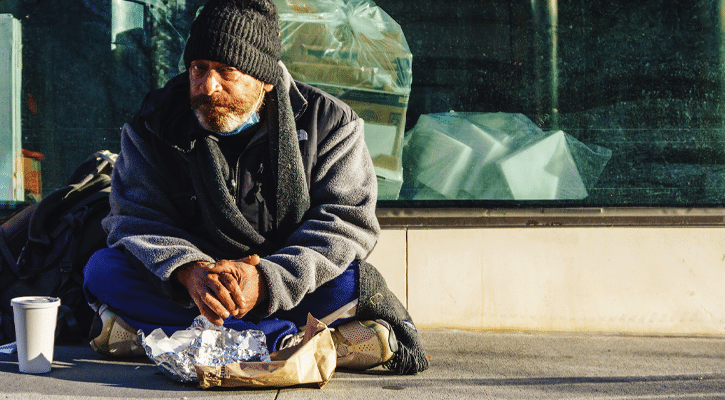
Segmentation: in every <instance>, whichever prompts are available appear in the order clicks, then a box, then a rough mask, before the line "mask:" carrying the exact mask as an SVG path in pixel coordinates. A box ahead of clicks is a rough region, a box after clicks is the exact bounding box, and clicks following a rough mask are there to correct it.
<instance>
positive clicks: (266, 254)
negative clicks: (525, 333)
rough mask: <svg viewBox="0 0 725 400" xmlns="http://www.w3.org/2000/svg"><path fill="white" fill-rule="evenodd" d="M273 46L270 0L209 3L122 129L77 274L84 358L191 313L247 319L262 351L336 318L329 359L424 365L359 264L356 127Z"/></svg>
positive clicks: (372, 223) (403, 321)
mask: <svg viewBox="0 0 725 400" xmlns="http://www.w3.org/2000/svg"><path fill="white" fill-rule="evenodd" d="M280 46H281V44H280V35H279V23H278V16H277V10H276V8H275V6H274V3H273V1H272V0H237V1H232V0H226V1H223V0H211V1H209V2H208V3H207V4H206V5H205V7H204V8H203V9H202V11H201V12H200V13H199V15H198V17H197V18H196V20H195V21H194V22H193V24H192V26H191V32H190V35H189V39H188V41H187V44H186V48H185V50H184V63H185V65H186V68H187V71H188V72H186V73H183V74H181V75H179V76H177V77H174V78H173V79H171V80H170V81H169V82H168V84H167V85H166V86H165V87H164V88H162V89H159V90H155V91H152V92H151V93H149V94H148V95H147V96H146V98H145V99H144V101H143V105H142V107H141V110H140V112H139V113H138V114H137V115H136V116H135V117H134V118H133V119H132V120H131V122H129V123H128V124H126V125H125V126H124V127H123V131H122V136H121V151H120V153H119V157H118V160H117V162H116V164H115V167H114V170H113V180H112V189H111V197H110V202H111V212H110V214H109V215H108V216H107V217H106V218H105V219H104V221H103V226H104V229H105V230H106V231H107V232H108V244H109V248H107V249H102V250H100V251H98V252H96V253H95V254H94V255H93V256H92V257H91V259H90V260H89V262H88V264H87V266H86V268H85V272H84V274H85V283H84V290H85V293H86V297H87V299H88V301H89V303H90V304H91V306H92V307H93V308H94V309H95V310H96V311H97V313H98V315H97V316H96V319H95V321H94V323H93V326H92V328H91V335H90V337H91V346H92V347H93V349H94V350H95V351H97V352H98V353H101V354H104V355H108V356H118V357H121V356H132V355H139V354H143V349H142V348H140V347H139V342H138V338H137V335H136V332H137V330H138V329H142V330H144V331H145V332H146V333H149V332H150V331H151V330H153V329H155V328H158V327H161V328H163V329H164V331H165V332H166V333H167V334H171V333H172V332H173V331H175V330H179V329H186V328H188V327H189V326H190V325H191V324H192V322H193V320H194V318H195V317H196V316H198V315H199V314H200V313H201V314H202V315H204V316H206V317H207V318H208V319H209V320H210V321H211V322H212V323H214V324H217V325H222V324H223V325H224V326H226V327H229V328H232V329H236V330H244V329H259V330H261V331H263V332H264V333H265V335H266V336H267V341H268V346H269V347H270V350H271V351H276V350H279V349H281V348H284V347H285V346H286V345H289V343H290V342H293V341H294V339H295V338H296V337H298V336H299V335H295V334H296V333H297V332H298V327H301V326H303V325H305V323H306V318H307V314H308V313H310V314H312V315H313V316H314V317H316V318H318V319H322V320H323V321H324V322H326V323H328V325H329V326H330V327H332V328H334V331H333V338H334V342H335V345H336V349H337V354H338V366H339V367H346V368H352V369H367V368H371V367H374V366H377V365H380V364H383V365H384V366H385V367H388V368H390V369H392V370H394V371H395V372H397V373H402V374H410V373H416V372H419V371H422V370H425V369H426V368H427V367H428V362H427V359H426V357H425V354H424V352H423V349H422V347H421V344H420V340H419V337H418V334H417V331H416V329H415V326H414V325H413V323H412V321H411V319H410V316H409V314H408V313H407V311H406V310H405V308H404V307H403V305H402V304H401V303H400V302H399V301H398V299H397V298H396V297H395V296H394V295H393V294H392V292H391V291H390V290H389V289H388V287H387V285H386V284H385V281H384V280H383V278H382V277H381V275H380V274H379V272H378V271H377V270H376V269H375V268H374V267H373V266H371V265H370V264H368V263H366V262H365V258H366V257H367V255H368V253H369V252H370V251H371V250H372V248H373V247H374V245H375V243H376V241H377V237H378V235H379V231H380V227H379V225H378V222H377V219H376V216H375V201H376V195H377V186H376V177H375V173H374V169H373V166H372V162H371V159H370V155H369V153H368V151H367V148H366V146H365V142H364V137H363V122H362V120H361V119H359V118H358V116H357V115H356V114H355V113H354V112H353V111H352V110H351V109H350V108H349V107H348V106H347V105H346V104H344V103H342V102H340V101H339V100H337V99H335V98H334V97H332V96H330V95H328V94H326V93H323V92H321V91H320V90H317V89H315V88H313V87H310V86H307V85H305V84H302V83H299V82H295V81H293V80H292V78H291V76H290V75H289V73H288V72H287V70H286V69H285V67H284V65H283V64H282V63H281V61H280ZM290 339H292V340H290Z"/></svg>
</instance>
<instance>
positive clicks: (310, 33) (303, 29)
mask: <svg viewBox="0 0 725 400" xmlns="http://www.w3.org/2000/svg"><path fill="white" fill-rule="evenodd" d="M275 3H276V4H277V7H278V8H279V13H280V28H281V33H280V34H281V39H282V61H283V62H284V63H285V65H286V66H287V69H288V70H289V71H290V73H291V74H292V76H293V77H294V78H295V79H297V80H299V81H302V82H307V83H323V84H332V85H341V86H346V87H354V88H357V89H369V90H380V91H385V92H393V93H403V94H409V93H410V85H411V81H412V77H411V59H412V56H411V53H410V48H409V47H408V43H407V42H406V40H405V36H404V35H403V31H402V29H401V28H400V25H399V24H398V23H397V22H395V20H393V19H392V18H391V17H390V16H389V15H388V14H387V13H385V11H383V10H382V9H380V7H377V6H376V5H375V3H374V2H372V1H369V0H304V1H300V0H276V1H275Z"/></svg>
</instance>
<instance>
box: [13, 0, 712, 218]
mask: <svg viewBox="0 0 725 400" xmlns="http://www.w3.org/2000/svg"><path fill="white" fill-rule="evenodd" d="M202 3H203V0H113V1H109V0H69V1H63V2H38V1H27V0H6V1H2V2H0V13H4V14H9V15H12V16H14V18H15V19H16V20H17V21H18V22H19V24H20V26H21V28H22V74H21V79H20V80H21V83H22V89H21V91H20V94H19V95H18V96H17V98H18V101H17V102H19V103H20V109H21V110H20V115H21V126H22V127H21V128H19V129H21V132H22V135H21V136H22V148H23V149H24V150H25V153H24V154H25V156H26V157H25V158H26V160H27V161H28V164H27V166H26V171H27V172H29V173H26V178H25V194H26V201H34V200H36V199H37V198H40V197H41V196H42V194H43V193H48V192H49V191H51V190H53V189H55V188H57V187H59V186H62V185H63V184H64V183H65V179H66V178H67V177H68V176H70V174H71V172H72V171H73V169H74V168H75V167H76V166H77V165H78V164H80V163H81V162H82V161H83V160H84V159H85V158H86V157H87V156H89V155H90V154H92V153H93V152H95V151H97V150H100V149H109V150H111V151H118V147H119V143H118V140H119V130H120V127H121V126H122V124H123V123H124V122H125V121H127V120H128V119H129V118H130V116H132V115H133V114H134V113H135V112H136V111H137V110H138V107H139V105H140V102H141V100H142V98H143V96H144V95H145V94H146V93H147V92H148V91H149V90H151V89H153V88H157V87H160V86H162V85H163V84H164V83H165V82H166V81H167V80H168V79H169V78H170V77H172V76H174V75H175V74H177V73H178V72H179V59H180V56H181V53H182V51H183V44H184V38H185V37H186V34H187V32H188V29H189V25H190V22H191V20H192V18H193V15H194V13H195V12H196V10H197V8H198V7H199V6H200V5H201V4H202ZM276 3H277V4H278V5H279V8H280V15H281V20H282V22H281V23H282V32H283V49H284V53H283V59H284V61H285V64H286V65H287V66H288V68H289V69H290V71H291V72H292V73H293V75H294V76H295V78H297V79H299V80H303V81H306V82H309V83H312V84H315V85H318V86H320V87H322V88H324V89H325V90H328V91H329V92H330V93H332V94H333V95H336V96H339V97H340V98H341V99H342V100H343V101H345V102H347V103H348V104H350V105H351V106H352V107H353V108H354V109H355V110H356V111H357V112H358V114H359V115H360V116H361V117H362V118H363V119H365V120H366V122H367V127H366V141H367V143H368V147H369V149H370V151H371V155H372V156H373V159H374V161H375V165H376V171H377V173H378V180H379V183H380V185H379V186H380V197H379V198H380V199H381V202H380V205H381V206H382V207H386V206H392V207H429V206H455V207H465V206H491V205H499V204H502V205H506V206H513V207H519V206H520V207H527V206H538V205H540V204H544V205H551V206H562V205H563V206H684V207H695V206H697V207H707V206H722V205H723V203H725V201H724V199H725V196H723V194H722V193H723V190H722V189H723V182H725V179H724V178H725V175H723V173H724V172H725V153H724V150H725V149H724V148H723V147H724V145H723V144H724V142H723V129H722V124H723V121H722V117H721V115H722V111H723V107H722V106H723V105H722V101H723V93H722V92H723V79H722V76H723V56H722V54H725V52H723V21H722V17H721V16H722V15H724V12H723V9H725V6H723V4H722V1H721V0H696V1H688V2H685V1H676V0H655V1H647V2H644V3H641V2H627V1H625V0H605V1H603V2H585V1H583V0H577V1H561V2H559V1H556V0H530V1H523V0H507V1H503V0H490V1H486V2H480V1H472V0H451V1H446V2H442V3H441V2H433V1H432V0H417V1H415V2H411V1H407V0H380V1H378V2H377V3H373V2H371V1H368V0H347V1H345V2H343V0H294V1H292V0H276ZM309 18H313V19H314V20H315V22H314V24H312V25H311V24H310V21H309ZM0 95H2V96H8V95H7V94H5V93H4V92H3V93H2V94H0ZM0 103H1V102H0ZM37 172H39V174H35V175H33V174H34V173H37ZM32 176H35V177H36V178H38V179H39V180H40V181H41V182H42V184H38V182H31V181H29V180H28V179H29V178H28V177H32ZM3 184H5V182H0V186H2V185H3ZM33 185H35V186H33ZM38 185H39V186H38ZM0 200H8V199H0Z"/></svg>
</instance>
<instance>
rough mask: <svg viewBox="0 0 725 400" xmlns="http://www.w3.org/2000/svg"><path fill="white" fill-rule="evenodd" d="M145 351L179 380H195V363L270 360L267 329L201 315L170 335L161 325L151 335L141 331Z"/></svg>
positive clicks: (170, 375)
mask: <svg viewBox="0 0 725 400" xmlns="http://www.w3.org/2000/svg"><path fill="white" fill-rule="evenodd" d="M138 335H139V339H140V340H141V344H142V345H143V347H144V349H145V350H146V355H147V356H148V357H149V358H150V359H151V361H153V362H154V363H155V364H156V365H157V366H158V367H159V368H160V369H161V371H163V372H164V373H165V374H166V375H167V376H168V377H170V378H171V379H174V380H176V381H179V382H195V381H196V380H197V379H196V369H195V368H194V365H205V366H212V367H213V366H221V365H226V364H233V363H238V362H240V361H267V362H268V361H271V360H270V358H269V351H268V350H267V340H266V338H265V336H264V333H263V332H261V331H258V330H245V331H236V330H234V329H229V328H224V327H222V326H217V325H214V324H212V323H211V322H209V320H208V319H206V317H204V316H202V315H200V316H198V317H196V319H194V322H193V324H192V325H191V326H190V327H189V328H187V329H185V330H181V331H176V332H174V334H172V335H171V336H170V337H167V336H166V333H164V331H163V330H161V328H159V329H156V330H154V331H153V332H151V333H150V334H149V335H148V336H145V335H144V333H143V331H141V330H139V331H138Z"/></svg>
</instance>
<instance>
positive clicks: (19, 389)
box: [0, 329, 725, 400]
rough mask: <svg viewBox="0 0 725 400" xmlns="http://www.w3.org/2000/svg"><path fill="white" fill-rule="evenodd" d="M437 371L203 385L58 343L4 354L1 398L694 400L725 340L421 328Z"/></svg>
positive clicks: (710, 386) (719, 370) (717, 363)
mask: <svg viewBox="0 0 725 400" xmlns="http://www.w3.org/2000/svg"><path fill="white" fill-rule="evenodd" d="M421 334H422V337H423V340H424V343H425V346H426V349H427V351H428V354H429V356H430V357H431V360H430V361H431V368H430V370H428V371H426V372H423V373H421V374H418V375H415V376H395V375H390V374H388V373H387V372H385V371H382V370H377V369H376V370H372V371H368V372H365V373H351V372H343V371H338V372H336V373H335V374H334V375H333V377H332V380H331V381H330V382H329V383H328V385H327V386H325V387H324V388H323V389H308V388H293V389H283V390H275V389H270V390H229V389H213V390H202V389H199V388H198V387H196V386H195V385H191V384H179V383H177V382H174V381H172V380H170V379H168V378H167V377H166V376H165V375H163V374H162V373H161V372H160V371H159V370H158V369H157V368H156V367H155V366H154V365H153V364H151V363H150V362H147V361H145V360H143V359H139V360H134V361H124V362H119V361H109V360H106V359H103V358H101V357H100V356H98V355H96V354H95V353H94V352H93V351H92V350H91V349H90V348H89V347H87V346H57V347H56V356H55V362H54V365H53V371H51V372H50V373H48V374H43V375H26V374H21V373H19V372H17V371H18V366H17V357H16V356H15V355H12V356H7V355H0V399H71V398H72V399H78V398H105V399H117V398H139V399H157V398H175V399H197V398H199V399H201V398H213V399H227V398H228V399H232V398H233V399H240V398H254V399H280V400H282V399H300V398H305V399H365V400H372V399H387V398H405V399H448V398H450V399H474V398H475V399H482V398H502V399H534V398H536V399H561V398H582V399H584V398H601V399H630V398H636V399H669V398H671V399H683V398H685V399H688V398H725V338H707V337H704V338H703V337H695V338H692V337H642V336H637V337H632V336H629V337H628V336H616V335H600V334H570V333H522V332H512V333H491V332H475V331H463V330H448V329H435V330H431V329H426V330H422V331H421Z"/></svg>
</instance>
